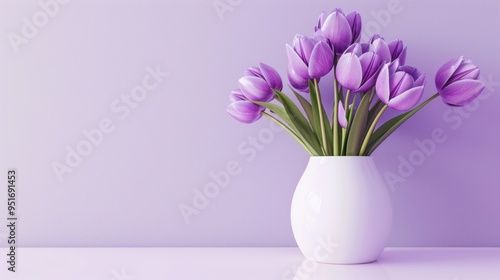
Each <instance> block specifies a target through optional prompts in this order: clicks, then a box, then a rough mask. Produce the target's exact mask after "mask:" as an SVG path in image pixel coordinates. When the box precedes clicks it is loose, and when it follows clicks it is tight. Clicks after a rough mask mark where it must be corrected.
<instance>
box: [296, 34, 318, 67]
mask: <svg viewBox="0 0 500 280" xmlns="http://www.w3.org/2000/svg"><path fill="white" fill-rule="evenodd" d="M314 46H316V40H314V39H312V38H309V37H305V36H302V37H300V40H299V45H298V46H294V49H295V52H296V53H297V54H298V55H299V57H300V58H301V59H302V61H304V62H305V63H306V64H308V63H307V62H308V61H309V58H310V57H311V54H312V52H313V50H314Z"/></svg>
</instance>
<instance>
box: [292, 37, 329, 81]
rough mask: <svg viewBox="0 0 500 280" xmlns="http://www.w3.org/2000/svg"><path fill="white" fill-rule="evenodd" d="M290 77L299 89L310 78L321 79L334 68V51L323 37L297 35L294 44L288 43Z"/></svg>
mask: <svg viewBox="0 0 500 280" xmlns="http://www.w3.org/2000/svg"><path fill="white" fill-rule="evenodd" d="M286 52H287V55H288V61H289V63H288V78H289V79H290V83H291V84H292V86H294V87H295V88H297V89H303V88H305V87H307V80H308V79H319V78H321V77H323V76H325V75H326V74H328V72H330V70H332V68H333V51H332V49H331V48H330V46H328V44H327V43H326V42H325V39H324V38H322V37H314V38H309V37H305V36H302V35H296V36H295V38H294V39H293V42H292V46H290V45H288V44H287V45H286Z"/></svg>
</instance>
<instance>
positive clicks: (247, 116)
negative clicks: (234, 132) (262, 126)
mask: <svg viewBox="0 0 500 280" xmlns="http://www.w3.org/2000/svg"><path fill="white" fill-rule="evenodd" d="M262 111H264V107H262V106H259V105H257V104H254V103H252V102H250V101H236V102H233V103H231V104H229V106H227V112H228V113H229V114H230V115H231V116H233V118H235V119H237V120H238V121H240V122H242V123H253V122H255V121H257V120H258V119H260V118H261V117H262Z"/></svg>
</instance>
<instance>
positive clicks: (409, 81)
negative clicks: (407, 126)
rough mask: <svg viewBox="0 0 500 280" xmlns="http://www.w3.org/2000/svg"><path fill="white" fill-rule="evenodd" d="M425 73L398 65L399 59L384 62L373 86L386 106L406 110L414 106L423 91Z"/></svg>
mask: <svg viewBox="0 0 500 280" xmlns="http://www.w3.org/2000/svg"><path fill="white" fill-rule="evenodd" d="M424 83H425V75H423V74H421V73H420V71H418V70H417V69H416V68H414V67H411V66H407V65H404V66H399V60H396V61H394V62H392V63H386V64H384V66H383V67H382V70H380V74H379V75H378V78H377V83H376V85H375V88H376V90H377V95H378V97H379V98H380V100H381V101H382V102H384V103H385V104H387V106H389V107H391V108H393V109H396V110H408V109H410V108H412V107H413V106H415V105H416V104H417V103H418V101H419V100H420V98H422V94H423V93H424Z"/></svg>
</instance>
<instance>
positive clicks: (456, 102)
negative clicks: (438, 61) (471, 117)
mask: <svg viewBox="0 0 500 280" xmlns="http://www.w3.org/2000/svg"><path fill="white" fill-rule="evenodd" d="M478 78H479V68H478V67H477V66H475V65H474V64H472V63H471V61H470V60H465V59H464V58H463V56H461V57H459V58H456V59H453V60H450V61H448V62H446V63H445V64H444V65H443V66H441V68H439V70H438V72H437V74H436V79H435V82H436V88H437V90H438V92H439V94H440V95H441V98H442V99H443V101H444V102H445V103H447V104H449V105H453V106H464V105H467V104H468V103H469V102H471V101H472V100H474V99H475V98H476V97H477V96H478V95H479V94H480V93H481V91H482V90H483V89H484V84H483V83H482V82H481V81H479V80H478Z"/></svg>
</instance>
